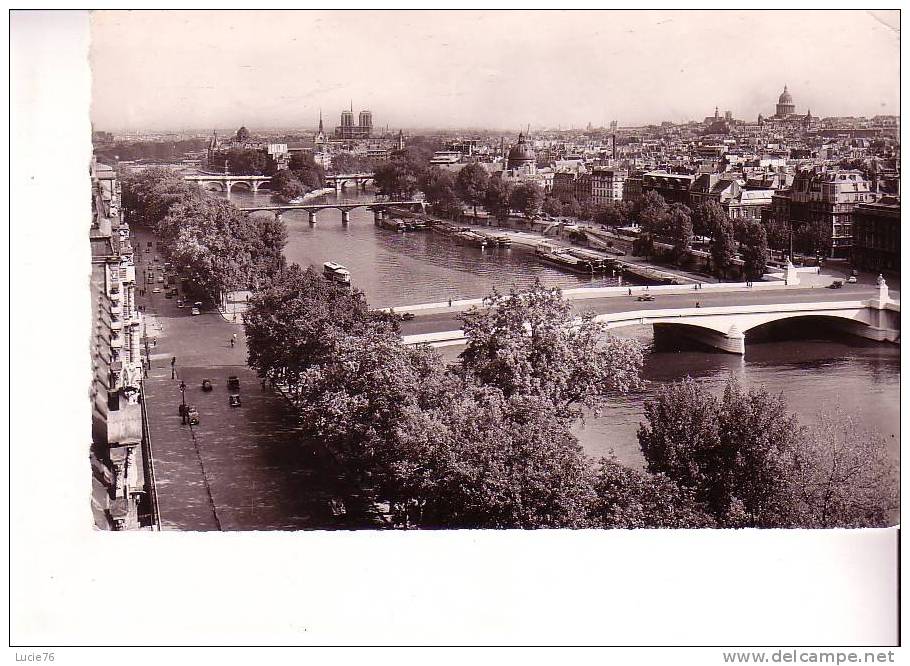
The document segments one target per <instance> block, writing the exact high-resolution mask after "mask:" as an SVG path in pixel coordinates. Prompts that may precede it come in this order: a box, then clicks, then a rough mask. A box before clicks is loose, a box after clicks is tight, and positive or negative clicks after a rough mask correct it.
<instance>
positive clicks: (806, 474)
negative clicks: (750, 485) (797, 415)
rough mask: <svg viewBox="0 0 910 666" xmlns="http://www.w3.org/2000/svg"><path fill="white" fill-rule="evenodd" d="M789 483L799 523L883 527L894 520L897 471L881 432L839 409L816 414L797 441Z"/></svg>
mask: <svg viewBox="0 0 910 666" xmlns="http://www.w3.org/2000/svg"><path fill="white" fill-rule="evenodd" d="M794 463H795V464H794V465H793V469H794V472H793V478H792V480H791V484H792V486H793V489H794V496H795V498H796V508H795V514H796V518H795V521H794V523H795V526H798V527H805V528H809V527H821V528H830V527H842V528H856V527H886V526H889V525H893V524H894V523H895V522H896V513H897V508H898V506H899V497H898V475H897V468H896V465H895V463H894V461H893V460H892V459H891V457H890V456H889V455H888V449H887V447H886V445H885V441H884V440H883V439H882V437H881V436H879V435H877V434H876V433H873V432H864V431H862V430H861V429H860V427H859V424H858V423H857V422H856V420H855V419H854V418H853V417H851V416H849V415H846V414H844V413H843V412H830V413H823V414H820V415H819V417H818V419H817V425H815V426H813V427H811V428H809V429H808V431H807V432H806V436H804V437H802V438H800V439H799V440H797V442H796V450H795V451H794Z"/></svg>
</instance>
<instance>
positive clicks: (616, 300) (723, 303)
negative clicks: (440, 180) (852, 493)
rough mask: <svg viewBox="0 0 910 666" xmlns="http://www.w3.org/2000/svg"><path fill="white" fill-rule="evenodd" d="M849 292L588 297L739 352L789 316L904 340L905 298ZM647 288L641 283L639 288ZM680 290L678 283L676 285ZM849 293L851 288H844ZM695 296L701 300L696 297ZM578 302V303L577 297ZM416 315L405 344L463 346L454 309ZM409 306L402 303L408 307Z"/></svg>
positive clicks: (609, 322) (607, 320) (633, 319)
mask: <svg viewBox="0 0 910 666" xmlns="http://www.w3.org/2000/svg"><path fill="white" fill-rule="evenodd" d="M850 287H857V288H855V289H851V290H850V291H847V290H846V289H842V290H840V292H841V293H836V292H835V290H831V291H828V290H825V289H822V288H815V289H793V288H787V287H782V288H780V289H773V290H771V289H768V290H758V291H748V290H743V291H736V292H729V291H727V292H718V293H704V292H701V291H692V292H691V293H685V294H680V293H674V294H667V295H663V294H661V295H658V292H657V290H656V289H655V291H654V296H655V299H654V300H653V301H637V300H636V296H635V295H633V296H631V297H625V296H623V297H617V296H614V297H609V298H596V299H585V308H584V309H586V310H593V311H594V312H595V313H597V315H596V320H597V321H599V322H602V323H604V324H605V325H606V327H607V328H608V329H615V328H620V327H624V326H640V325H651V326H653V328H654V335H655V339H659V338H664V337H667V336H679V337H683V338H688V339H692V340H695V341H697V342H699V343H702V344H704V345H707V346H710V347H713V348H715V349H719V350H721V351H724V352H729V353H733V354H745V352H746V341H747V340H748V339H749V337H750V333H751V332H755V331H757V330H758V329H760V328H761V327H762V326H765V325H767V324H771V323H773V322H778V321H784V320H793V321H796V320H803V321H806V320H807V319H808V318H811V319H808V320H809V321H817V322H819V323H822V322H824V323H827V324H828V325H830V326H832V327H833V328H835V329H837V330H839V331H842V332H844V333H849V334H851V335H857V336H860V337H863V338H866V339H869V340H878V341H887V342H895V343H898V342H899V341H900V301H899V300H895V299H892V298H891V297H890V295H889V291H888V287H887V285H885V284H884V283H883V284H882V285H880V286H879V287H878V288H868V287H867V288H863V287H862V286H861V285H850ZM579 291H580V290H579ZM635 291H636V292H638V293H641V292H642V288H636V289H635ZM676 291H677V292H678V291H679V289H678V288H677V289H676ZM844 292H846V293H844ZM696 298H698V302H697V304H696V300H695V299H696ZM573 307H575V308H576V309H580V308H578V305H577V302H573ZM440 309H442V310H445V308H444V307H442V308H437V309H436V310H435V311H434V312H431V313H428V314H420V309H419V307H415V309H414V313H415V314H416V315H417V316H416V317H415V319H414V320H412V321H409V322H404V323H403V324H402V334H403V335H402V338H403V341H404V343H405V344H409V345H419V344H428V345H430V346H433V347H444V346H448V345H463V344H465V342H466V341H467V339H466V337H465V333H464V331H463V330H462V329H460V328H456V326H457V325H458V323H459V322H458V319H457V316H456V315H455V314H454V313H451V312H440V311H439V310H440ZM407 311H408V308H396V312H407Z"/></svg>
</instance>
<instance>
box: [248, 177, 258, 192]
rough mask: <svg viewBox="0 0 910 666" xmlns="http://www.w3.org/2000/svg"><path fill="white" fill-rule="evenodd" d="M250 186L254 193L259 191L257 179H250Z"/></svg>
mask: <svg viewBox="0 0 910 666" xmlns="http://www.w3.org/2000/svg"><path fill="white" fill-rule="evenodd" d="M250 187H252V188H253V194H256V192H258V191H259V181H257V180H253V181H250Z"/></svg>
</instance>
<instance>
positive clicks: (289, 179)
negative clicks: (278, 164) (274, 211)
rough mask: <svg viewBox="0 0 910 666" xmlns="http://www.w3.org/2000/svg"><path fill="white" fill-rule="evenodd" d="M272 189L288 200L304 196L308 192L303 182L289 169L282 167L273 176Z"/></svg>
mask: <svg viewBox="0 0 910 666" xmlns="http://www.w3.org/2000/svg"><path fill="white" fill-rule="evenodd" d="M272 190H273V191H274V192H275V193H276V194H278V195H280V196H281V197H283V198H284V199H287V200H290V199H294V198H296V197H299V196H302V195H303V194H304V192H306V189H305V188H304V186H303V183H301V182H300V180H299V179H298V178H297V176H296V175H294V173H293V172H291V171H290V170H288V169H282V170H281V171H279V172H278V173H276V174H275V175H274V176H272Z"/></svg>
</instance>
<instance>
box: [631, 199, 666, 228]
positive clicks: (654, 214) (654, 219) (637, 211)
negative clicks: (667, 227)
mask: <svg viewBox="0 0 910 666" xmlns="http://www.w3.org/2000/svg"><path fill="white" fill-rule="evenodd" d="M666 210H667V202H666V201H664V198H663V197H662V196H660V194H658V193H657V192H655V191H654V190H648V191H647V192H645V193H644V195H643V196H641V197H640V198H639V199H638V200H637V201H636V202H635V203H634V204H633V205H632V219H633V220H635V222H637V223H638V224H639V225H640V226H641V228H642V230H643V231H644V232H645V233H649V234H659V233H660V231H661V226H662V224H663V220H664V217H665V213H666Z"/></svg>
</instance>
